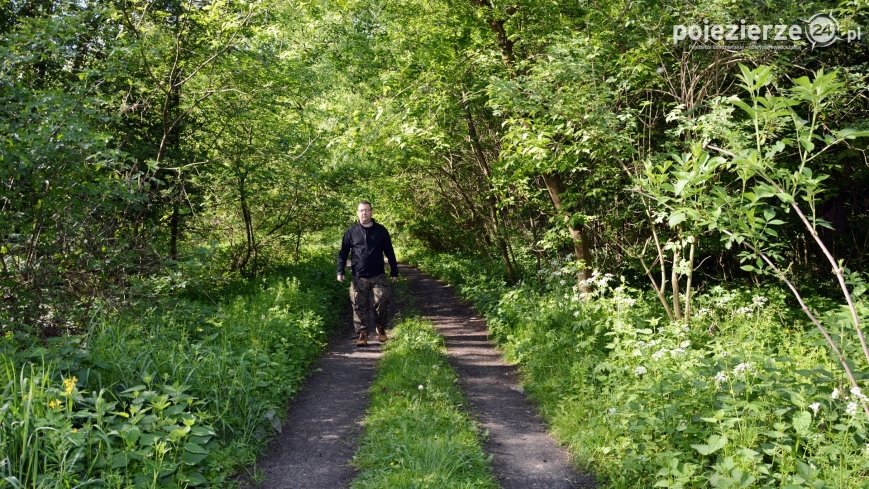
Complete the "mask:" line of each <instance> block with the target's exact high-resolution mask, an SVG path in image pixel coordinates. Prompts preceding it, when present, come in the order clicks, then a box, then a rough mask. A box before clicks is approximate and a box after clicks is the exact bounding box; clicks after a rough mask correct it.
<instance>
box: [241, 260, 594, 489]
mask: <svg viewBox="0 0 869 489" xmlns="http://www.w3.org/2000/svg"><path fill="white" fill-rule="evenodd" d="M401 273H402V275H403V276H405V277H407V285H408V287H407V293H408V295H410V296H411V297H412V300H408V302H412V303H413V305H414V308H415V309H417V310H419V311H420V312H421V313H422V314H423V315H424V316H425V317H426V318H428V319H429V320H431V321H433V322H434V325H435V327H436V328H437V330H438V331H439V332H440V333H441V334H442V335H443V336H444V340H445V343H446V346H447V352H448V359H449V361H450V364H451V365H452V366H453V368H454V369H455V370H456V373H457V374H458V376H459V378H460V382H461V387H462V391H463V392H464V395H465V397H466V398H467V399H468V402H469V404H470V406H469V407H470V409H471V411H472V415H473V416H474V417H475V419H476V420H477V421H478V422H479V423H480V425H481V426H482V427H483V429H485V430H488V433H489V436H488V439H487V441H486V445H485V449H486V452H487V453H489V454H491V455H492V456H493V459H492V466H493V470H494V473H495V476H496V477H497V478H498V481H499V483H500V485H501V487H502V488H504V489H568V488H571V489H572V488H587V487H594V486H595V483H594V478H593V477H592V476H590V475H588V474H579V473H577V472H576V471H575V470H574V469H573V467H572V466H571V465H570V463H569V461H568V456H567V453H566V452H565V451H564V450H563V449H562V448H561V447H560V446H558V445H557V444H556V443H555V442H554V441H553V440H552V438H551V437H550V436H549V435H548V434H547V432H546V427H545V425H544V424H543V422H542V421H541V420H540V418H539V417H538V416H537V414H536V412H535V410H534V408H533V406H532V405H531V403H530V402H529V401H528V399H527V398H526V397H525V394H523V393H522V391H521V389H520V387H519V380H518V379H519V378H518V375H517V373H516V369H515V368H514V367H512V366H509V365H506V364H505V363H504V361H503V359H502V357H501V354H500V352H499V351H498V350H497V349H495V347H494V346H493V345H492V343H491V342H490V341H489V340H488V338H487V332H486V324H485V321H484V320H482V319H481V318H480V317H479V316H478V315H476V313H475V312H474V310H473V309H472V308H470V307H468V306H467V305H465V304H464V303H462V302H461V301H460V300H459V299H458V298H457V297H456V295H455V294H454V293H453V291H452V289H450V288H449V286H447V285H444V284H443V283H441V282H438V281H437V280H435V279H433V278H431V277H428V276H427V275H424V274H423V273H421V272H419V271H417V270H416V269H413V268H410V267H407V266H404V265H402V266H401ZM403 299H409V298H402V297H398V298H397V300H396V303H397V304H396V306H397V307H396V309H400V308H402V303H403V302H404V300H403ZM345 322H346V323H347V326H346V328H342V330H341V331H340V332H339V333H337V334H336V335H335V337H334V338H333V339H332V341H331V342H330V344H329V347H328V350H327V351H326V353H324V354H323V355H322V356H321V357H320V359H319V360H318V362H317V363H316V365H315V367H314V368H315V370H314V373H313V374H312V375H311V376H310V378H308V381H307V382H306V384H305V387H304V388H303V390H302V392H301V393H300V394H299V396H298V397H297V398H296V399H295V400H294V401H293V403H292V404H291V405H290V407H289V409H288V415H287V420H286V422H285V423H284V425H283V429H282V431H281V434H279V435H278V436H277V437H276V438H275V440H274V441H273V442H272V443H271V445H270V446H269V449H268V451H267V453H266V455H264V456H263V457H262V458H261V459H260V460H259V462H258V463H257V466H256V467H255V468H254V469H255V470H256V472H257V473H258V474H259V475H260V476H261V479H260V480H261V483H259V484H256V483H253V482H252V481H250V480H246V481H243V482H242V484H241V485H242V486H243V487H248V488H253V487H260V488H266V489H272V488H274V489H296V488H298V489H339V488H346V487H348V486H349V484H350V482H351V481H352V480H353V478H354V477H355V469H354V468H353V467H352V466H351V465H350V460H351V459H352V458H353V454H354V453H355V451H356V445H357V441H358V439H359V436H360V435H361V433H362V426H361V424H360V422H361V420H362V418H363V417H364V415H365V410H366V408H367V407H368V389H369V387H370V386H371V383H372V381H373V379H374V373H375V366H376V363H377V360H378V359H379V358H380V356H381V347H380V344H379V343H378V342H377V340H376V339H375V340H373V341H370V342H369V346H367V347H362V348H356V346H355V342H354V340H353V339H352V337H351V334H352V333H351V332H352V326H351V325H350V323H351V320H350V317H349V314H348V315H347V317H346V318H345Z"/></svg>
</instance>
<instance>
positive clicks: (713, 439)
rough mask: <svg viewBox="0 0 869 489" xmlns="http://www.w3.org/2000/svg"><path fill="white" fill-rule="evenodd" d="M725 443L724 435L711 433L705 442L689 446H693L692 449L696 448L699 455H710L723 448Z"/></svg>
mask: <svg viewBox="0 0 869 489" xmlns="http://www.w3.org/2000/svg"><path fill="white" fill-rule="evenodd" d="M726 444H727V437H726V436H721V435H712V436H710V437H709V438H708V439H707V440H706V443H705V444H702V445H701V444H693V445H691V447H692V448H694V450H697V451H698V452H699V453H700V455H711V454H713V453H715V452H717V451H718V450H721V449H722V448H724V445H726Z"/></svg>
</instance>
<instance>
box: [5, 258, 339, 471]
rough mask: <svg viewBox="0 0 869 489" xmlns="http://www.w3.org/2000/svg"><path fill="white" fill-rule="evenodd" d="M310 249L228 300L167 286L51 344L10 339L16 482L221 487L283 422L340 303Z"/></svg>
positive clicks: (10, 428)
mask: <svg viewBox="0 0 869 489" xmlns="http://www.w3.org/2000/svg"><path fill="white" fill-rule="evenodd" d="M329 263H331V257H328V258H324V256H323V255H322V253H321V254H320V255H319V256H314V257H309V258H308V259H306V260H305V261H304V262H302V263H300V264H298V265H295V266H293V267H291V268H287V269H284V270H282V273H281V274H280V275H276V276H275V277H273V278H271V279H264V280H263V281H262V282H259V283H253V284H249V285H247V286H244V287H241V288H239V286H235V287H232V288H230V289H227V290H225V291H224V292H223V294H222V295H223V297H222V301H221V302H220V303H217V304H215V303H214V302H213V301H212V300H208V299H206V298H203V299H202V300H193V299H185V298H183V297H179V296H169V297H167V298H165V299H164V300H161V301H159V302H158V303H157V305H155V306H153V307H150V308H148V309H146V310H144V308H139V309H137V310H136V311H131V312H128V313H126V314H122V315H120V316H112V317H107V316H104V315H98V316H96V317H95V318H94V324H92V325H91V328H90V330H89V332H88V333H87V334H85V335H81V336H76V337H66V338H60V339H58V340H56V341H53V342H51V343H50V344H48V345H47V346H39V345H38V344H24V343H23V341H22V340H21V339H20V338H18V339H16V338H15V337H13V335H7V336H6V337H5V338H3V339H2V340H0V341H2V343H0V352H2V353H3V360H2V362H3V363H2V369H0V385H2V386H3V389H2V391H0V405H2V406H3V407H2V409H0V453H2V454H3V458H2V460H0V478H2V480H4V484H10V485H11V487H77V486H80V485H88V484H98V485H102V486H105V487H118V488H127V487H155V488H156V487H161V488H162V487H187V486H203V485H205V486H208V487H215V486H219V485H223V484H225V483H226V482H228V481H229V479H228V478H229V477H230V476H231V475H232V474H233V472H234V471H236V470H238V469H239V468H240V467H244V466H245V465H247V464H251V463H253V461H254V457H255V456H256V454H257V453H258V452H259V450H260V449H261V448H262V446H263V441H264V440H265V439H267V438H268V437H267V435H269V434H270V433H272V430H274V429H280V426H281V424H280V416H281V415H282V413H283V412H284V410H283V407H284V405H285V402H286V400H287V399H288V398H290V397H291V396H292V395H293V394H295V392H297V390H298V389H299V387H300V385H301V381H302V380H303V378H304V377H305V374H306V372H307V367H308V364H309V363H310V362H311V361H312V360H313V359H314V358H315V357H316V355H317V354H318V353H319V351H320V350H321V348H322V346H323V345H324V344H325V340H326V338H327V335H328V332H329V331H330V330H331V329H332V327H334V325H335V324H336V323H337V320H338V315H339V314H340V312H341V311H342V309H341V307H340V306H338V304H340V303H341V301H340V300H339V297H341V298H343V297H344V291H343V289H341V288H340V287H338V286H336V285H335V284H334V282H333V281H332V280H331V279H332V277H331V276H329V275H323V274H322V273H321V271H322V269H323V268H324V267H326V266H328V264H329Z"/></svg>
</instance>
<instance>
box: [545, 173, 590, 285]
mask: <svg viewBox="0 0 869 489" xmlns="http://www.w3.org/2000/svg"><path fill="white" fill-rule="evenodd" d="M543 182H544V183H545V184H546V190H548V191H549V198H550V199H552V205H553V206H555V211H556V212H557V213H558V214H561V215H562V216H563V219H564V224H565V225H567V230H568V231H570V237H571V239H572V240H573V254H574V255H575V256H576V259H577V261H579V262H580V268H579V270H578V271H577V272H576V284H577V285H578V286H579V290H580V291H582V292H588V279H590V278H591V268H589V267H590V265H591V250H590V249H589V247H588V240H587V239H586V237H585V234H586V233H585V229H584V228H585V226H580V227H574V225H573V223H572V222H571V220H570V209H565V208H564V203H563V202H562V201H561V195H562V194H563V193H564V182H562V181H561V176H560V175H558V174H557V173H551V174H549V175H543Z"/></svg>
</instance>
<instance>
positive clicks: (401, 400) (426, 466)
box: [352, 318, 498, 489]
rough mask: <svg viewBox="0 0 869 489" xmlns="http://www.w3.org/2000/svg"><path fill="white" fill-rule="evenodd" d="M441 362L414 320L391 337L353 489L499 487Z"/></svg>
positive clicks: (437, 347) (431, 339) (437, 346)
mask: <svg viewBox="0 0 869 489" xmlns="http://www.w3.org/2000/svg"><path fill="white" fill-rule="evenodd" d="M443 354H444V346H443V340H442V339H441V337H440V336H439V335H438V334H437V333H436V332H435V331H434V330H433V328H432V326H431V325H430V324H429V323H426V322H423V321H421V320H419V319H415V318H409V319H406V320H404V321H402V322H401V323H400V324H398V325H397V326H396V328H395V329H394V330H393V337H392V339H391V340H390V341H389V343H387V345H386V353H385V354H384V356H383V358H382V359H381V361H380V364H379V366H378V374H377V378H376V380H375V382H374V385H373V386H372V388H371V404H370V407H369V409H368V413H367V416H366V418H365V433H364V435H363V437H362V440H361V442H360V445H359V449H358V451H357V452H356V456H355V457H354V464H355V465H356V466H357V467H358V468H359V469H360V470H361V473H360V474H359V476H358V477H357V478H356V480H355V481H354V482H353V485H352V487H353V488H354V489H367V488H372V489H373V488H384V487H389V488H395V489H402V488H404V489H426V488H432V489H436V488H437V489H444V488H480V489H485V488H492V489H494V488H496V487H498V486H497V484H496V483H495V480H494V478H493V477H492V475H491V472H490V470H489V465H488V461H487V458H486V455H485V453H484V452H483V449H482V444H481V440H480V434H479V432H478V430H477V427H476V424H475V423H474V422H473V421H472V420H471V419H470V417H469V416H468V415H467V414H466V413H465V412H464V410H463V404H464V399H463V398H462V395H461V392H460V390H459V387H458V385H457V382H458V379H457V377H456V374H455V373H454V372H453V371H452V369H451V368H450V366H449V364H448V363H447V362H446V360H445V358H444V356H443Z"/></svg>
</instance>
